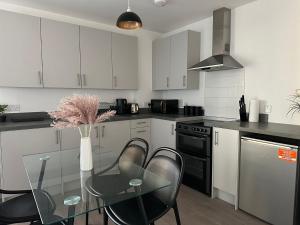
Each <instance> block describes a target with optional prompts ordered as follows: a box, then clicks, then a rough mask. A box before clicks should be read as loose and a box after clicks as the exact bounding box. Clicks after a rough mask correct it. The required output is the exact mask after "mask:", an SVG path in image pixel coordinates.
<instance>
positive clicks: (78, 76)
mask: <svg viewBox="0 0 300 225" xmlns="http://www.w3.org/2000/svg"><path fill="white" fill-rule="evenodd" d="M77 84H78V86H81V76H80V74H79V73H78V74H77Z"/></svg>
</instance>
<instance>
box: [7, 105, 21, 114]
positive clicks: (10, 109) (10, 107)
mask: <svg viewBox="0 0 300 225" xmlns="http://www.w3.org/2000/svg"><path fill="white" fill-rule="evenodd" d="M20 110H21V106H20V105H8V106H7V110H6V111H7V112H20Z"/></svg>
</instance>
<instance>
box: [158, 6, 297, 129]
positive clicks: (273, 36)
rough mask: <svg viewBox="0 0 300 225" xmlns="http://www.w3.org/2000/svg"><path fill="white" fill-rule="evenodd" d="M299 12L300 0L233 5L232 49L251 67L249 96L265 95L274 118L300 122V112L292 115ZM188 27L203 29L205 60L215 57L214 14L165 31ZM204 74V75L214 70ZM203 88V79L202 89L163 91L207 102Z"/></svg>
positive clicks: (247, 69) (194, 101)
mask: <svg viewBox="0 0 300 225" xmlns="http://www.w3.org/2000/svg"><path fill="white" fill-rule="evenodd" d="M299 12H300V1H299V0H289V1H284V2H283V1H282V0H257V1H255V2H252V3H249V4H246V5H243V6H241V7H238V8H236V9H233V10H232V39H231V54H232V55H233V56H234V57H235V58H236V59H238V60H239V61H240V62H241V63H242V64H243V65H244V66H245V69H244V70H245V94H246V100H249V99H250V98H259V99H261V100H263V101H265V104H270V105H272V112H271V114H270V116H269V120H270V121H271V122H280V123H291V124H300V114H297V115H295V116H294V118H290V116H287V115H286V113H287V111H288V109H289V102H288V101H287V99H288V97H289V96H290V95H291V94H293V93H294V90H295V89H297V88H300V67H299V62H300V41H299V40H300V26H299V24H300V13H299ZM186 29H191V30H195V31H200V32H201V59H205V58H206V57H208V56H210V55H211V49H212V43H211V42H212V41H211V40H212V39H211V38H212V17H211V18H208V19H205V20H202V21H199V22H196V23H193V24H190V25H188V26H185V27H183V28H180V29H178V30H176V31H173V32H171V33H168V34H165V35H164V36H167V35H170V34H173V33H177V32H179V31H183V30H186ZM219 73H222V72H219ZM204 74H205V73H200V76H201V77H203V76H204V77H205V76H211V75H213V74H211V73H207V74H206V75H204ZM219 75H221V74H219ZM203 79H204V78H203ZM204 80H205V79H204ZM203 89H204V84H203V83H202V84H200V89H199V90H195V91H187V92H185V91H172V92H164V93H163V96H164V97H174V96H175V97H178V98H180V99H182V100H183V102H187V103H188V104H204V96H203V93H204V90H203ZM236 104H238V102H237V103H236ZM263 111H264V110H262V111H261V112H263Z"/></svg>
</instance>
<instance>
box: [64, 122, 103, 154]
mask: <svg viewBox="0 0 300 225" xmlns="http://www.w3.org/2000/svg"><path fill="white" fill-rule="evenodd" d="M61 133H62V134H61V136H62V137H61V149H62V150H66V149H76V148H80V139H81V137H80V133H79V130H78V128H66V129H63V130H62V131H61ZM99 135H100V134H99V126H95V127H93V128H92V130H91V141H92V146H93V147H96V146H98V147H99V140H100V139H99Z"/></svg>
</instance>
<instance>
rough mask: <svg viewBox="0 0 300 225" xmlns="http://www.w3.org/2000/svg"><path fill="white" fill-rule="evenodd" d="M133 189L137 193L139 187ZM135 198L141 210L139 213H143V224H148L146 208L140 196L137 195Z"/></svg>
mask: <svg viewBox="0 0 300 225" xmlns="http://www.w3.org/2000/svg"><path fill="white" fill-rule="evenodd" d="M134 190H135V192H137V193H139V192H140V187H134ZM137 200H138V206H139V209H140V210H141V213H142V215H143V219H144V225H148V224H149V222H148V217H147V213H146V210H145V207H144V203H143V199H142V196H140V195H139V196H138V197H137Z"/></svg>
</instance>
